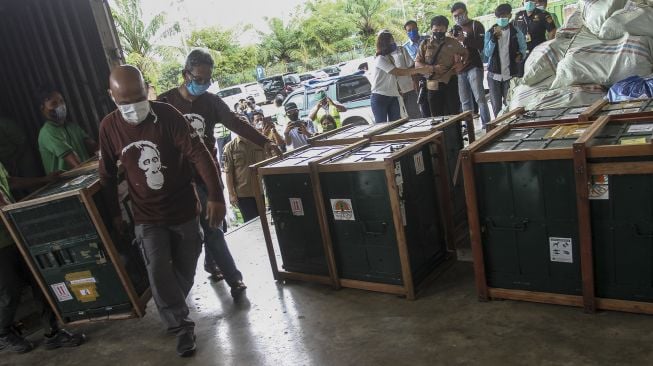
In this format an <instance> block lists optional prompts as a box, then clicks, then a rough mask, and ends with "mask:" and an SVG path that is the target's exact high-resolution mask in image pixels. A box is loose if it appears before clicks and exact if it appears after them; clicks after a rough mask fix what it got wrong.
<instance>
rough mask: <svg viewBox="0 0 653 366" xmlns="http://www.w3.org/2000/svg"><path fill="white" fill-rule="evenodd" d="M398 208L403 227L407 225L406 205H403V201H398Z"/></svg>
mask: <svg viewBox="0 0 653 366" xmlns="http://www.w3.org/2000/svg"><path fill="white" fill-rule="evenodd" d="M399 204H400V208H401V222H402V223H403V225H404V226H406V225H408V223H407V222H406V204H405V203H404V201H403V200H401V201H400V203H399Z"/></svg>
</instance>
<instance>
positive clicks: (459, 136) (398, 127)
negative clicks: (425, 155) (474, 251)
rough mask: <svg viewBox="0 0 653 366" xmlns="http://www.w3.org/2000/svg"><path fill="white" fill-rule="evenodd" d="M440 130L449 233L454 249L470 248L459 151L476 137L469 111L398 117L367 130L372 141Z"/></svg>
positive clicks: (407, 137)
mask: <svg viewBox="0 0 653 366" xmlns="http://www.w3.org/2000/svg"><path fill="white" fill-rule="evenodd" d="M436 131H442V133H443V135H442V143H443V145H444V146H443V147H444V150H445V153H446V162H447V164H446V166H447V169H446V174H447V175H448V177H447V180H448V181H449V191H450V193H451V195H450V199H449V200H448V201H449V202H446V203H444V204H445V205H448V211H449V212H450V214H449V216H450V218H451V225H452V226H451V227H450V228H449V227H448V230H450V231H451V233H452V234H451V235H452V236H453V238H454V241H455V247H456V249H469V248H470V241H469V226H468V224H467V209H466V207H465V190H464V186H463V182H462V173H460V174H459V171H460V159H459V154H460V150H462V149H463V148H464V147H465V146H466V145H467V144H469V143H472V142H474V141H475V140H476V137H475V131H474V121H473V118H472V113H471V112H464V113H461V114H458V115H454V116H443V117H432V118H423V119H414V120H409V121H399V122H395V123H393V124H392V126H388V128H385V129H383V130H380V131H375V132H373V133H370V134H368V135H367V136H366V137H367V138H369V139H370V140H371V141H393V140H401V139H413V138H416V139H418V138H424V137H426V136H428V135H430V134H432V133H433V132H436Z"/></svg>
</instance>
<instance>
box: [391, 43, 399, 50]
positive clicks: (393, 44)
mask: <svg viewBox="0 0 653 366" xmlns="http://www.w3.org/2000/svg"><path fill="white" fill-rule="evenodd" d="M396 50H397V44H396V43H394V42H392V43H391V44H390V52H394V51H396Z"/></svg>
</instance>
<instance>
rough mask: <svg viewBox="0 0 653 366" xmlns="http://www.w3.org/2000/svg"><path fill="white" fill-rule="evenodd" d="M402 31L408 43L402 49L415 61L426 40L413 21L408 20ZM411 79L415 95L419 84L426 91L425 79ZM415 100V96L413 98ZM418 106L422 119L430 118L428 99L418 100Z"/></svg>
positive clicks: (415, 76) (415, 77)
mask: <svg viewBox="0 0 653 366" xmlns="http://www.w3.org/2000/svg"><path fill="white" fill-rule="evenodd" d="M404 30H405V31H406V35H407V36H408V41H406V42H405V43H404V44H403V45H402V47H403V48H405V49H406V51H408V54H409V55H410V57H411V58H412V59H413V61H415V57H417V53H418V52H419V45H420V44H421V43H422V41H424V40H425V39H427V37H425V36H421V35H420V34H419V27H418V26H417V22H416V21H414V20H409V21H407V22H406V24H404ZM412 79H413V88H414V89H415V93H416V94H419V89H420V84H421V85H422V86H424V88H425V89H426V79H425V78H424V76H422V75H414V76H412ZM424 93H425V94H426V93H427V91H426V90H424ZM415 97H416V98H417V96H415ZM417 102H418V104H419V110H420V113H421V115H422V117H430V116H431V110H430V107H429V101H428V98H426V97H424V98H422V99H421V100H419V99H418V101H417Z"/></svg>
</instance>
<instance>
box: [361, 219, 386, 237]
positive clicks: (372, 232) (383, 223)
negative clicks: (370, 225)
mask: <svg viewBox="0 0 653 366" xmlns="http://www.w3.org/2000/svg"><path fill="white" fill-rule="evenodd" d="M381 226H383V231H369V230H367V225H365V228H366V230H365V232H364V233H365V235H384V234H385V233H386V232H387V231H388V223H387V222H382V223H381Z"/></svg>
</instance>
